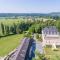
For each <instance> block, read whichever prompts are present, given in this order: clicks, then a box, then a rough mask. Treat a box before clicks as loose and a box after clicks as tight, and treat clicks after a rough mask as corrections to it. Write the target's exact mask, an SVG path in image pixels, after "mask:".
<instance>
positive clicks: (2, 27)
mask: <svg viewBox="0 0 60 60" xmlns="http://www.w3.org/2000/svg"><path fill="white" fill-rule="evenodd" d="M1 29H2V34H3V35H4V33H5V31H4V24H3V23H1Z"/></svg>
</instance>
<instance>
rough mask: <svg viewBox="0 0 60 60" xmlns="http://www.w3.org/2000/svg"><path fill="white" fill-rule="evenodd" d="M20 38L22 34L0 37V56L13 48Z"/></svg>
mask: <svg viewBox="0 0 60 60" xmlns="http://www.w3.org/2000/svg"><path fill="white" fill-rule="evenodd" d="M22 38H23V34H17V35H11V36H7V37H2V38H0V56H5V55H7V54H8V53H9V52H11V51H12V50H13V49H15V48H16V47H17V46H18V45H19V44H20V41H21V39H22Z"/></svg>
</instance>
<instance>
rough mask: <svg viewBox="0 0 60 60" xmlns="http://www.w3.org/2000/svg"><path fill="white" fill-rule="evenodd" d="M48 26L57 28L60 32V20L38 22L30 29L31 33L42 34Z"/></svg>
mask: <svg viewBox="0 0 60 60" xmlns="http://www.w3.org/2000/svg"><path fill="white" fill-rule="evenodd" d="M47 26H56V27H57V29H58V30H59V31H60V20H56V21H54V20H47V21H36V22H35V23H34V24H33V25H32V26H31V27H30V28H29V32H32V33H41V31H42V29H43V28H44V27H47Z"/></svg>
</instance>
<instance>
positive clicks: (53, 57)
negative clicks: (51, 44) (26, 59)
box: [45, 48, 60, 60]
mask: <svg viewBox="0 0 60 60" xmlns="http://www.w3.org/2000/svg"><path fill="white" fill-rule="evenodd" d="M45 56H46V57H47V58H48V60H60V48H58V51H53V50H52V49H51V48H45Z"/></svg>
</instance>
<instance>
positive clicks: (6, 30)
mask: <svg viewBox="0 0 60 60" xmlns="http://www.w3.org/2000/svg"><path fill="white" fill-rule="evenodd" d="M5 32H6V35H9V33H10V30H9V26H7V25H6V26H5Z"/></svg>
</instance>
